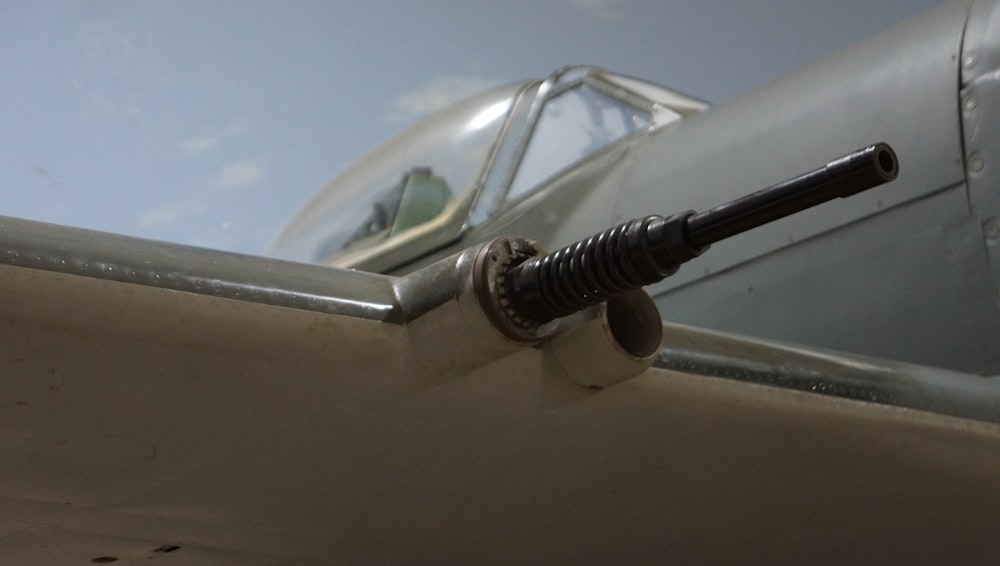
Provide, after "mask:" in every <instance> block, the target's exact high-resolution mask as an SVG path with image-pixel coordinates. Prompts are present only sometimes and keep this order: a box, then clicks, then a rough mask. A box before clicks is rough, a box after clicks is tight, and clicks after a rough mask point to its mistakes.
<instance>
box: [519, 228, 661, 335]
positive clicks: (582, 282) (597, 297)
mask: <svg viewBox="0 0 1000 566" xmlns="http://www.w3.org/2000/svg"><path fill="white" fill-rule="evenodd" d="M664 224H665V219H664V218H663V217H662V216H647V217H646V218H640V219H637V220H632V221H631V222H625V223H623V224H619V225H618V226H615V227H614V228H611V229H608V230H605V231H604V232H601V233H599V234H595V235H593V236H591V237H589V238H587V239H585V240H581V241H579V242H577V243H575V244H572V245H570V246H567V247H565V248H562V249H561V250H559V251H556V252H553V253H551V254H548V255H545V256H543V257H536V258H532V259H529V260H527V261H525V262H524V263H522V264H521V265H520V266H518V267H516V268H515V272H514V273H512V277H511V278H510V279H509V280H510V282H511V283H510V284H511V288H510V289H509V290H508V293H507V296H509V297H511V298H512V299H514V298H516V302H517V304H516V305H514V306H515V308H516V309H517V312H519V313H523V314H528V313H530V317H529V318H531V319H533V320H534V321H537V322H547V321H549V320H552V319H554V318H558V317H561V316H566V315H568V314H571V313H574V312H577V311H579V310H581V309H583V308H585V307H588V306H590V305H595V304H597V303H600V302H602V301H605V300H607V299H609V298H610V297H613V296H615V295H619V294H621V293H623V292H625V291H629V290H632V289H638V288H639V287H643V286H645V285H649V284H650V283H655V282H657V281H660V280H661V279H663V278H664V277H665V276H667V275H670V274H672V273H673V272H675V271H676V270H677V266H678V265H679V264H674V263H671V262H668V265H662V264H661V263H662V260H660V261H658V258H657V257H656V256H655V254H654V253H653V251H652V248H653V247H654V246H651V243H650V239H651V232H658V231H660V230H658V229H657V228H659V227H662V226H663V225H664ZM651 227H652V230H651Z"/></svg>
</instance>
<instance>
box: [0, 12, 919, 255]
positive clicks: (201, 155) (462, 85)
mask: <svg viewBox="0 0 1000 566" xmlns="http://www.w3.org/2000/svg"><path fill="white" fill-rule="evenodd" d="M937 3H938V2H936V1H933V0H898V1H878V0H874V1H873V0H838V1H836V2H831V1H829V0H774V1H768V2H763V1H747V2H740V3H736V2H720V1H710V0H706V1H702V2H669V1H656V0H562V1H558V0H552V1H549V2H542V1H538V2H534V1H531V2H529V1H524V0H505V1H499V0H497V1H491V0H470V1H465V2H459V1H454V2H444V1H436V2H430V1H425V2H421V1H403V0H398V1H391V2H390V1H380V0H371V1H367V2H347V1H326V2H319V1H305V0H294V1H286V2H262V1H253V0H231V1H230V0H224V1H211V2H201V1H194V0H190V1H170V0H159V1H155V2H154V1H149V0H134V1H128V2H125V1H120V2H110V1H86V2H80V1H78V2H73V1H58V2H57V1H45V0H0V148H3V155H2V156H0V197H2V198H0V215H7V216H18V217H24V218H31V219H36V220H43V221H47V222H56V223H60V224H68V225H73V226H82V227H87V228H94V229H98V230H105V231H111V232H118V233H123V234H130V235H136V236H142V237H148V238H155V239H162V240H169V241H175V242H181V243H186V244H194V245H201V246H208V247H215V248H221V249H227V250H232V251H240V252H248V253H259V252H260V251H261V250H262V249H263V248H264V246H265V245H266V244H267V243H268V242H269V241H270V239H271V238H272V237H273V236H274V235H275V234H276V233H277V231H278V230H279V228H280V227H281V226H282V224H283V223H284V221H285V220H286V219H287V218H288V217H289V216H290V215H291V214H292V213H293V212H294V211H295V210H296V209H297V208H298V207H299V206H300V205H301V204H302V202H304V201H305V200H306V198H308V196H309V195H310V194H312V193H313V192H314V191H315V190H316V189H318V188H319V187H320V186H321V185H322V184H323V183H324V182H326V181H328V180H329V179H330V178H331V177H333V176H334V175H335V174H336V173H337V171H338V170H340V169H342V168H343V167H345V166H346V165H348V164H350V163H351V162H353V161H354V160H356V159H357V158H359V157H360V156H362V155H364V154H365V153H366V152H367V151H368V150H370V149H372V148H374V147H375V146H376V145H377V144H378V143H380V142H381V141H384V140H385V139H387V138H388V137H390V136H391V135H392V134H394V133H396V132H398V131H399V130H400V129H402V128H404V127H405V126H406V125H408V124H411V123H412V122H413V121H414V120H416V119H418V118H419V117H420V116H422V115H425V114H426V113H428V112H431V111H433V110H435V109H437V108H439V107H441V106H442V105H445V104H448V103H449V102H451V101H454V100H456V99H458V98H461V97H464V96H467V95H470V94H473V93H475V92H478V91H480V90H483V89H485V88H488V87H490V86H493V85H496V84H500V83H505V82H510V81H513V80H519V79H524V78H531V77H541V76H544V75H546V74H548V73H549V72H550V71H552V70H554V69H555V68H557V67H561V66H563V65H566V64H576V63H587V64H595V65H598V66H603V67H606V68H608V69H611V70H615V71H619V72H623V73H626V74H630V75H635V76H638V77H641V78H645V79H649V80H652V81H654V82H658V83H661V84H664V85H666V86H669V87H671V88H675V89H677V90H680V91H683V92H687V93H689V94H692V95H694V96H697V97H700V98H704V99H707V100H709V101H712V102H722V101H725V100H727V99H729V98H732V97H734V96H737V95H739V94H740V93H743V92H746V91H748V90H750V89H752V88H754V87H756V86H759V85H761V84H763V83H765V82H767V81H769V80H771V79H774V78H777V77H779V76H781V75H783V74H785V73H787V72H789V71H791V70H793V69H795V68H797V67H799V66H801V65H804V64H807V63H809V62H811V61H813V60H815V59H817V58H819V57H821V56H822V55H824V54H826V53H829V52H831V51H834V50H836V49H839V48H841V47H844V46H846V45H848V44H850V43H852V42H854V41H856V40H858V39H861V38H864V37H866V36H868V35H871V34H872V33H875V32H877V31H878V30H881V29H883V28H885V27H888V26H890V25H892V24H894V23H896V22H898V21H900V20H902V19H905V18H906V17H908V16H910V15H913V14H916V13H919V12H921V11H924V10H925V9H927V8H928V7H931V6H933V5H935V4H937Z"/></svg>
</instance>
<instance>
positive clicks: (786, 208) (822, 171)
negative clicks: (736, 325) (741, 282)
mask: <svg viewBox="0 0 1000 566" xmlns="http://www.w3.org/2000/svg"><path fill="white" fill-rule="evenodd" d="M898 172H899V166H898V161H897V159H896V153H895V152H893V150H892V148H891V147H889V145H887V144H885V143H877V144H874V145H870V146H868V147H865V148H863V149H859V150H857V151H855V152H852V153H849V154H847V155H845V156H844V157H841V158H840V159H835V160H833V161H831V162H829V163H827V164H826V165H824V166H823V167H820V168H819V169H814V170H812V171H810V172H808V173H805V174H802V175H799V176H798V177H795V178H792V179H789V180H787V181H784V182H781V183H778V184H777V185H772V186H770V187H768V188H766V189H761V190H759V191H757V192H755V193H752V194H749V195H747V196H745V197H741V198H738V199H736V200H734V201H731V202H727V203H726V204H724V205H722V206H718V207H715V208H713V209H711V210H706V211H704V212H700V213H698V214H695V215H693V216H691V217H690V218H688V221H687V236H688V242H689V243H690V244H691V245H692V246H695V247H705V246H709V245H711V244H714V243H715V242H718V241H720V240H724V239H726V238H728V237H730V236H735V235H736V234H740V233H742V232H746V231H747V230H750V229H751V228H756V227H758V226H762V225H764V224H767V223H768V222H773V221H775V220H778V219H779V218H784V217H785V216H788V215H790V214H794V213H796V212H800V211H803V210H805V209H807V208H810V207H813V206H816V205H817V204H821V203H824V202H826V201H828V200H832V199H835V198H838V197H840V198H843V197H848V196H851V195H853V194H856V193H859V192H861V191H863V190H867V189H870V188H872V187H877V186H878V185H881V184H883V183H887V182H889V181H891V180H893V179H895V178H896V174H897V173H898Z"/></svg>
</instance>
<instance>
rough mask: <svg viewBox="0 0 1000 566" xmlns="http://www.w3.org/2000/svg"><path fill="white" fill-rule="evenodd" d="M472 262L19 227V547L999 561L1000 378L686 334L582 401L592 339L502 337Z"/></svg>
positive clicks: (8, 538)
mask: <svg viewBox="0 0 1000 566" xmlns="http://www.w3.org/2000/svg"><path fill="white" fill-rule="evenodd" d="M469 259H470V258H469V256H467V255H460V256H458V257H457V258H453V259H451V260H446V261H445V263H444V264H435V266H431V267H429V268H425V269H424V270H421V271H417V272H414V273H413V274H411V275H408V276H405V277H400V278H395V277H388V276H380V275H371V274H367V273H359V272H352V271H345V270H338V269H333V268H324V267H319V266H311V265H304V264H296V263H290V262H284V261H279V260H270V259H264V258H254V257H249V256H239V255H235V254H229V253H224V252H217V251H210V250H201V249H196V248H189V247H183V246H178V245H172V244H164V243H157V242H150V241H144V240H138V239H134V238H128V237H122V236H112V235H108V234H102V233H96V232H90V231H86V230H78V229H72V228H65V227H59V226H52V225H47V224H41V223H36V222H31V221H25V220H16V219H11V218H0V263H2V265H0V462H2V464H0V560H2V561H3V562H5V563H45V564H62V563H65V564H84V563H114V562H117V563H123V564H128V563H140V562H141V563H144V564H145V563H149V562H156V563H211V564H226V563H234V564H300V563H450V562H465V563H468V562H476V563H581V562H588V563H589V562H611V561H615V562H626V563H663V562H708V563H711V562H723V561H725V562H735V561H741V562H743V561H745V562H764V561H768V562H772V561H775V560H778V559H780V560H783V561H788V562H807V563H816V562H844V561H846V560H850V559H855V560H857V559H861V560H865V561H876V560H878V561H892V562H921V563H925V562H944V561H948V562H954V561H958V562H987V561H989V560H992V559H993V558H994V557H995V539H996V535H995V525H996V523H997V520H998V519H1000V475H998V474H997V473H996V471H997V470H998V469H1000V427H998V425H997V422H998V421H1000V418H998V417H1000V410H998V407H1000V405H998V402H997V400H998V399H1000V395H998V393H997V390H998V387H997V385H996V382H993V381H990V380H988V379H985V378H976V377H973V376H969V375H964V374H959V373H954V372H945V371H939V370H931V369H928V368H918V367H916V366H908V365H902V364H894V363H889V362H881V361H878V360H874V359H870V358H857V357H851V356H847V355H840V354H835V353H831V352H822V351H818V350H811V349H805V348H794V347H791V346H783V345H778V344H773V343H766V342H759V341H753V340H748V339H743V338H740V337H738V336H732V335H722V334H717V333H713V332H708V331H703V330H698V329H693V328H689V327H683V326H672V325H668V326H667V327H665V328H664V329H663V337H664V338H663V348H662V349H661V348H660V345H659V343H657V344H656V345H655V348H654V352H653V354H652V355H651V356H646V357H647V358H649V363H652V362H653V361H654V358H655V359H656V360H658V361H657V363H656V364H655V365H653V366H651V367H648V368H645V366H643V367H640V368H632V369H634V370H636V371H629V372H625V373H622V374H617V375H614V376H608V381H607V382H600V379H601V377H602V376H601V375H600V373H601V371H604V370H603V369H596V370H595V374H594V375H593V376H591V377H590V378H589V379H590V380H591V381H589V382H587V383H584V384H583V385H581V384H580V383H579V382H578V380H577V379H575V376H574V375H570V373H572V372H570V371H569V370H567V367H572V365H573V363H574V360H576V361H579V360H583V361H586V360H588V357H587V355H588V350H593V349H597V348H599V347H601V346H599V345H598V342H594V341H593V335H592V334H588V332H584V331H580V332H573V328H582V329H588V328H594V327H593V326H588V324H589V322H588V321H586V320H579V321H576V322H575V323H574V324H575V326H572V327H571V328H570V332H566V333H564V334H560V335H559V336H566V338H564V339H563V341H564V345H563V346H562V347H563V348H564V350H563V351H564V352H569V353H570V359H567V358H566V356H562V357H561V354H560V353H559V352H554V351H553V346H552V345H551V344H550V342H543V343H540V344H538V345H535V346H528V347H524V346H517V345H510V344H509V343H506V342H504V341H503V340H495V341H491V340H488V339H484V338H483V335H480V334H477V332H478V330H477V329H478V328H479V327H478V326H476V325H477V324H479V323H480V322H481V321H479V320H478V319H476V318H475V316H474V314H472V313H471V312H470V311H469V310H468V309H467V306H468V305H467V304H465V303H463V302H462V298H461V293H460V292H459V291H461V289H462V285H463V283H462V282H461V281H459V280H458V278H457V276H456V274H458V273H461V272H462V269H464V268H465V267H467V263H468V262H469ZM633 322H634V324H639V322H635V321H633ZM631 324H632V323H630V325H629V327H630V328H631V327H632V326H631ZM655 324H656V325H657V326H658V325H659V322H658V319H657V321H656V322H655ZM642 328H643V329H644V330H646V331H647V332H648V331H650V329H649V328H648V327H642ZM598 334H599V333H598ZM553 340H554V339H553ZM613 346H614V345H612V347H613ZM633 357H636V356H633ZM647 365H648V364H647ZM643 368H645V369H643ZM584 369H586V368H584ZM595 380H596V381H595ZM788 383H792V384H793V388H788V387H775V386H774V385H779V386H781V385H785V384H788ZM794 384H798V385H797V386H796V385H794Z"/></svg>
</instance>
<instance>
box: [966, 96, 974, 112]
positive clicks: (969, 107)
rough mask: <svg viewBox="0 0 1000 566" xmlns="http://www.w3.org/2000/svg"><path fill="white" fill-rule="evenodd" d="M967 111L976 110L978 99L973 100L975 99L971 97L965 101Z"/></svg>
mask: <svg viewBox="0 0 1000 566" xmlns="http://www.w3.org/2000/svg"><path fill="white" fill-rule="evenodd" d="M965 109H966V110H975V109H976V99H975V98H973V97H971V96H970V97H969V98H967V99H966V100H965Z"/></svg>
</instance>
